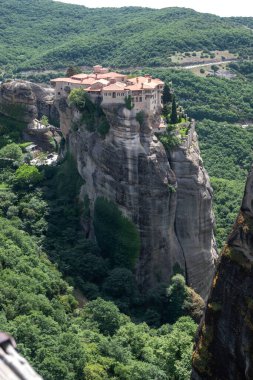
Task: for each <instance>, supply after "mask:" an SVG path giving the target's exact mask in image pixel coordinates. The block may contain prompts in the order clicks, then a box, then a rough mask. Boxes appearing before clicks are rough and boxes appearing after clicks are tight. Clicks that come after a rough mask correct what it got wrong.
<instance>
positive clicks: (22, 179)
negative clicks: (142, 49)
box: [14, 164, 43, 189]
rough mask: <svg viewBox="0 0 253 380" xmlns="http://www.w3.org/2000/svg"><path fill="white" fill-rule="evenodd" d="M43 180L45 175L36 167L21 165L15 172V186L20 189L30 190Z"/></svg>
mask: <svg viewBox="0 0 253 380" xmlns="http://www.w3.org/2000/svg"><path fill="white" fill-rule="evenodd" d="M42 180H43V174H42V173H41V172H39V170H38V169H37V168H36V167H35V166H30V165H27V164H23V165H21V166H20V167H19V168H18V169H17V170H16V172H15V175H14V185H15V186H16V187H17V188H19V189H29V188H30V187H33V186H35V185H37V184H38V183H39V182H41V181H42Z"/></svg>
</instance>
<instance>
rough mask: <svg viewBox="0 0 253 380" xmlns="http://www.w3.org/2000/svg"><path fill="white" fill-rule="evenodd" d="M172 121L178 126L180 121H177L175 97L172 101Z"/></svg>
mask: <svg viewBox="0 0 253 380" xmlns="http://www.w3.org/2000/svg"><path fill="white" fill-rule="evenodd" d="M170 121H171V123H172V124H176V123H177V121H178V119H177V103H176V98H175V96H173V99H172V109H171V118H170Z"/></svg>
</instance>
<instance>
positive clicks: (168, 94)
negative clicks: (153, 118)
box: [162, 83, 172, 105]
mask: <svg viewBox="0 0 253 380" xmlns="http://www.w3.org/2000/svg"><path fill="white" fill-rule="evenodd" d="M162 101H163V104H164V105H165V104H167V103H170V102H171V101H172V94H171V92H170V88H169V86H168V84H167V83H166V84H165V86H164V89H163V96H162Z"/></svg>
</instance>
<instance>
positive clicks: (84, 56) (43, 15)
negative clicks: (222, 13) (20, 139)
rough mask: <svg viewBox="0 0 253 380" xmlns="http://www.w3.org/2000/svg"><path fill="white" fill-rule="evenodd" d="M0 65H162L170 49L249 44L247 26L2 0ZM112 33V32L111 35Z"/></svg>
mask: <svg viewBox="0 0 253 380" xmlns="http://www.w3.org/2000/svg"><path fill="white" fill-rule="evenodd" d="M0 16H1V17H0V57H1V58H0V64H2V65H5V64H13V65H14V66H15V68H21V67H23V68H29V67H43V68H45V67H60V66H65V65H69V64H73V63H74V64H82V65H92V64H96V63H98V62H100V63H103V64H110V65H118V66H124V65H126V64H127V66H131V65H154V66H157V65H167V64H168V56H169V54H170V53H171V52H173V51H175V50H178V51H182V52H183V51H189V50H190V51H192V50H201V49H209V50H212V49H221V50H223V49H231V50H238V49H239V47H241V48H243V49H244V50H245V47H248V48H252V46H253V39H252V31H251V30H250V29H246V28H245V26H243V25H240V24H239V23H238V22H235V21H234V20H233V21H232V22H231V21H230V19H223V18H220V17H217V16H214V15H208V14H201V13H197V12H195V11H193V10H190V9H182V8H167V9H162V10H153V9H148V8H134V7H131V8H121V9H116V8H103V9H89V8H86V7H81V6H78V5H70V4H63V3H59V2H53V1H51V0H37V1H36V2H35V1H32V0H22V1H20V0H2V1H1V10H0ZM115 36H116V37H115Z"/></svg>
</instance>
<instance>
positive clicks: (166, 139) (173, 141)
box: [158, 132, 180, 151]
mask: <svg viewBox="0 0 253 380" xmlns="http://www.w3.org/2000/svg"><path fill="white" fill-rule="evenodd" d="M158 137H159V140H160V141H161V143H162V144H163V145H164V147H165V149H166V150H167V151H170V150H171V149H173V148H176V147H177V146H178V145H179V144H180V140H179V138H178V137H177V136H176V135H175V134H174V133H171V132H167V133H166V134H163V135H161V136H158Z"/></svg>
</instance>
